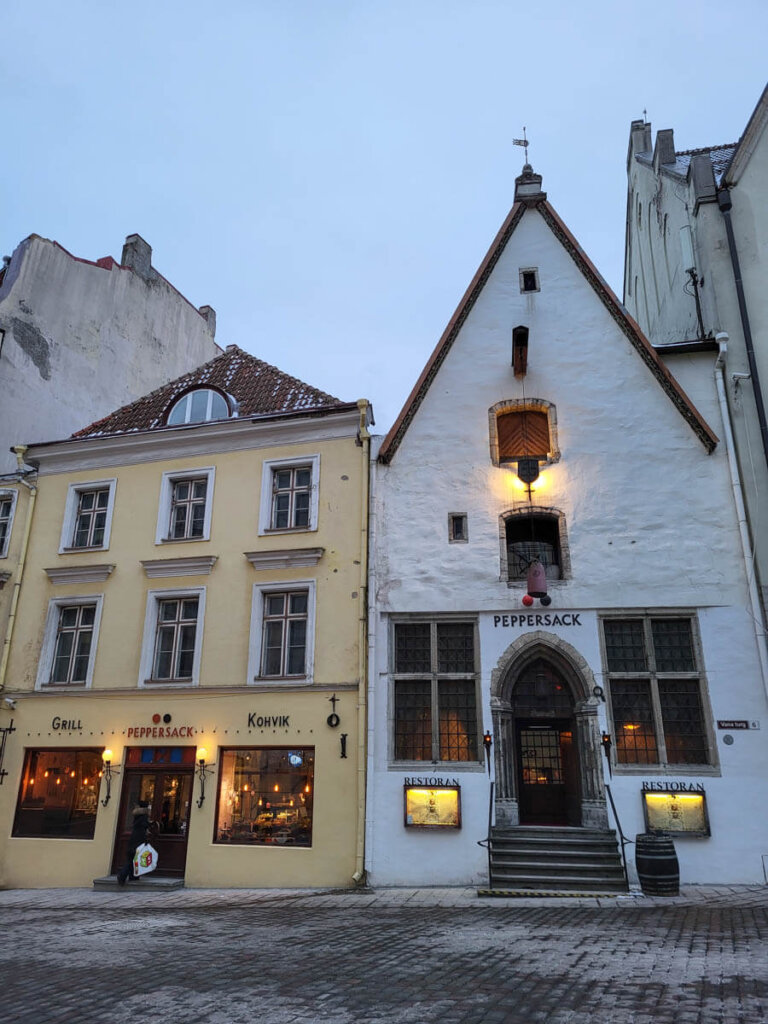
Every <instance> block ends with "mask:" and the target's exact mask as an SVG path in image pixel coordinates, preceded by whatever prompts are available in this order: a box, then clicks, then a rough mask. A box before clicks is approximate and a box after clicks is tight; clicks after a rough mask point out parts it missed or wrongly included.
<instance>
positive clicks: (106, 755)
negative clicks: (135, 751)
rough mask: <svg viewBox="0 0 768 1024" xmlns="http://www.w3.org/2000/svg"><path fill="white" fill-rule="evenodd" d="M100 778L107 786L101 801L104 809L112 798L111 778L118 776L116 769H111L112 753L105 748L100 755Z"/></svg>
mask: <svg viewBox="0 0 768 1024" xmlns="http://www.w3.org/2000/svg"><path fill="white" fill-rule="evenodd" d="M101 763H102V766H103V767H102V770H101V777H102V778H103V779H104V781H105V782H106V784H107V792H106V793H105V794H104V799H103V800H102V801H101V804H102V807H106V806H107V804H108V803H109V800H110V797H111V796H112V776H113V775H119V774H120V772H119V771H117V769H116V768H113V767H112V751H111V750H110V749H109V747H107V748H106V749H105V750H103V751H102V753H101Z"/></svg>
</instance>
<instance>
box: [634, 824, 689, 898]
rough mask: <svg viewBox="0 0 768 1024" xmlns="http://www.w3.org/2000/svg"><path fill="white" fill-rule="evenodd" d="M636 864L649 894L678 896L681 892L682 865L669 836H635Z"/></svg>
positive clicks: (646, 892) (642, 882)
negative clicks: (678, 860)
mask: <svg viewBox="0 0 768 1024" xmlns="http://www.w3.org/2000/svg"><path fill="white" fill-rule="evenodd" d="M635 865H636V867H637V874H638V877H639V879H640V887H641V888H642V890H643V892H644V893H645V894H646V895H647V896H677V894H678V893H679V892H680V865H679V864H678V862H677V854H676V853H675V844H674V843H673V842H672V840H671V839H670V838H669V836H652V835H646V834H645V833H641V834H640V835H638V836H635Z"/></svg>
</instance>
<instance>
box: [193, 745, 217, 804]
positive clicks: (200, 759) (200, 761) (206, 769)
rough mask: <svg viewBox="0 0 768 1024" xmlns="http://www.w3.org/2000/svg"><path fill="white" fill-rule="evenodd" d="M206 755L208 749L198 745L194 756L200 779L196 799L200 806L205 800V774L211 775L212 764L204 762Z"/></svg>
mask: <svg viewBox="0 0 768 1024" xmlns="http://www.w3.org/2000/svg"><path fill="white" fill-rule="evenodd" d="M207 755H208V751H207V750H206V749H205V747H198V748H197V753H196V754H195V757H196V758H197V777H198V779H200V799H199V800H198V801H197V806H198V807H202V806H203V803H204V802H205V777H206V775H213V769H214V765H213V764H206V763H205V758H206V756H207Z"/></svg>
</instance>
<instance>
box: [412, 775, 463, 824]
mask: <svg viewBox="0 0 768 1024" xmlns="http://www.w3.org/2000/svg"><path fill="white" fill-rule="evenodd" d="M403 798H404V812H405V827H406V828H428V829H430V828H431V829H443V828H461V787H460V786H458V785H455V786H438V785H430V786H409V785H408V784H407V783H406V785H405V786H403Z"/></svg>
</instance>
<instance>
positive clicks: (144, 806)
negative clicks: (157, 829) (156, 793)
mask: <svg viewBox="0 0 768 1024" xmlns="http://www.w3.org/2000/svg"><path fill="white" fill-rule="evenodd" d="M148 830H149V801H148V800H139V802H138V803H137V804H136V806H135V807H134V808H133V827H132V829H131V835H130V838H129V839H128V859H127V860H126V862H125V864H124V865H123V866H122V867H121V868H120V870H119V871H118V873H117V884H118V885H125V883H126V882H127V881H128V879H129V878H130V879H132V880H133V877H134V876H133V858H134V857H135V856H136V850H137V848H138V847H139V846H141V844H142V843H146V841H147V831H148Z"/></svg>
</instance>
